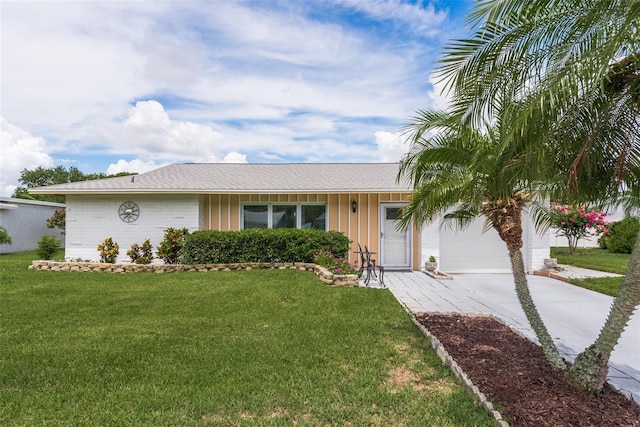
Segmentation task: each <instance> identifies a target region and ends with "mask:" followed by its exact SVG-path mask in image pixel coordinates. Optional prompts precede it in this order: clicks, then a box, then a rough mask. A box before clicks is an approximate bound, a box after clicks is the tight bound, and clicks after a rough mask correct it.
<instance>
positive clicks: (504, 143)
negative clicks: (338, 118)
mask: <svg viewBox="0 0 640 427" xmlns="http://www.w3.org/2000/svg"><path fill="white" fill-rule="evenodd" d="M506 123H508V122H507V121H506V120H502V118H500V120H498V121H497V122H496V123H495V124H487V126H486V127H485V129H484V131H479V130H478V129H475V128H473V127H471V126H469V125H468V124H466V123H464V122H463V121H461V120H460V118H459V117H458V116H455V115H451V114H449V113H446V112H438V111H420V112H419V113H418V116H417V117H415V119H414V121H413V123H412V124H411V125H409V126H408V127H407V133H408V134H409V137H410V138H409V139H410V141H411V144H412V146H411V150H410V151H409V153H408V154H406V155H405V156H404V157H403V159H402V161H401V162H400V171H399V174H398V180H402V179H406V180H407V181H409V182H410V183H411V185H412V187H413V192H412V196H411V198H410V200H409V202H408V203H407V205H406V206H405V208H404V209H403V211H402V215H401V217H400V225H401V226H402V227H404V228H407V227H410V225H411V224H412V223H413V222H415V223H418V224H423V223H427V222H431V221H432V220H433V219H434V218H435V217H436V216H437V215H440V214H444V217H443V218H444V219H445V220H452V221H455V222H456V223H457V225H458V226H460V227H465V226H467V225H469V224H470V223H471V221H473V220H474V219H475V218H477V217H478V216H480V215H482V216H484V217H485V218H486V220H487V222H486V225H485V229H488V228H490V227H493V228H494V229H495V230H496V231H497V232H498V234H499V236H500V238H501V239H502V240H503V241H504V242H505V244H506V246H507V249H508V251H509V258H510V260H511V267H512V271H513V277H514V282H515V288H516V293H517V296H518V299H519V301H520V303H521V305H522V307H523V310H524V312H525V314H526V316H527V319H528V320H529V323H530V324H531V326H532V328H533V329H534V331H535V333H536V336H537V337H538V339H539V341H540V343H541V345H542V348H543V351H544V353H545V355H546V357H547V360H548V361H549V363H550V364H551V366H552V367H553V368H555V369H558V370H564V369H566V366H565V364H564V361H563V360H562V357H561V356H560V354H559V352H558V349H557V347H556V346H555V344H554V342H553V340H552V338H551V336H550V335H549V332H548V331H547V329H546V327H545V325H544V323H543V321H542V319H541V317H540V315H539V313H538V310H537V308H536V306H535V304H534V302H533V299H532V298H531V294H530V292H529V286H528V282H527V276H526V271H525V266H524V261H523V257H522V250H521V249H522V243H523V242H522V212H523V210H524V209H525V208H527V206H530V207H531V206H535V204H534V203H535V202H536V198H537V197H538V196H539V195H541V194H542V189H541V188H540V187H539V186H538V187H536V184H537V183H536V182H535V181H534V179H533V178H534V177H535V174H536V173H537V169H538V167H537V165H539V164H540V163H538V162H532V161H530V159H529V158H528V156H527V154H526V152H525V151H524V150H522V148H523V147H525V146H524V145H523V144H522V143H521V142H520V141H518V140H516V139H514V138H512V137H511V136H510V134H509V132H507V130H508V128H506V127H505V124H506Z"/></svg>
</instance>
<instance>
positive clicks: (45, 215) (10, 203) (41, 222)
mask: <svg viewBox="0 0 640 427" xmlns="http://www.w3.org/2000/svg"><path fill="white" fill-rule="evenodd" d="M64 207H65V205H63V204H61V203H50V202H41V201H38V200H26V199H12V198H8V197H0V226H2V227H4V228H5V229H6V230H7V233H9V236H11V240H12V243H11V244H10V245H0V253H8V252H22V251H30V250H33V249H36V248H37V247H38V241H40V239H41V238H42V236H44V235H46V234H51V235H55V236H56V237H58V238H59V239H60V240H61V241H63V240H64V237H63V236H62V235H61V234H60V230H59V229H57V228H47V219H49V218H51V215H53V213H54V212H55V211H56V209H64Z"/></svg>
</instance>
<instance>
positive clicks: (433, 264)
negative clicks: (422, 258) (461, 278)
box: [424, 255, 438, 271]
mask: <svg viewBox="0 0 640 427" xmlns="http://www.w3.org/2000/svg"><path fill="white" fill-rule="evenodd" d="M424 268H425V269H426V270H427V271H435V270H436V268H438V262H437V261H436V257H434V256H433V255H431V256H430V257H429V261H426V262H425V263H424Z"/></svg>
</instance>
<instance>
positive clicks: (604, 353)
mask: <svg viewBox="0 0 640 427" xmlns="http://www.w3.org/2000/svg"><path fill="white" fill-rule="evenodd" d="M638 305H640V233H638V237H637V239H636V244H635V246H634V248H633V252H632V253H631V257H630V259H629V267H628V268H627V273H626V275H625V277H624V279H623V281H622V284H621V285H620V290H619V291H618V296H617V297H616V299H615V300H614V301H613V305H612V306H611V310H610V311H609V316H608V317H607V321H606V322H605V324H604V326H603V327H602V330H601V331H600V335H598V338H597V339H596V340H595V341H594V343H593V344H591V345H590V346H589V347H587V348H586V349H585V350H584V351H583V352H582V353H580V354H579V355H578V356H577V357H576V360H575V362H574V364H573V366H571V369H569V381H571V382H573V383H575V384H578V385H579V386H580V387H582V388H584V389H586V390H588V391H590V392H597V391H599V390H601V389H602V386H603V384H604V382H605V381H606V379H607V372H608V370H609V367H608V363H609V358H610V357H611V352H612V351H613V348H614V347H615V346H616V344H617V343H618V340H619V339H620V335H622V332H623V331H624V328H625V327H626V326H627V323H629V319H630V317H631V315H632V314H633V311H634V310H635V309H636V306H638Z"/></svg>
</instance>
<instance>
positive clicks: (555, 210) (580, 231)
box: [550, 202, 613, 255]
mask: <svg viewBox="0 0 640 427" xmlns="http://www.w3.org/2000/svg"><path fill="white" fill-rule="evenodd" d="M550 213H551V215H550V216H551V227H553V228H555V229H557V230H558V231H557V232H556V234H557V235H559V236H565V237H566V238H567V241H568V242H569V254H570V255H575V254H576V249H577V247H578V241H579V240H580V239H582V238H585V237H587V236H593V237H595V236H598V235H600V234H604V235H608V234H609V230H608V229H607V226H608V225H611V224H613V223H612V222H606V221H605V220H604V218H605V217H606V216H607V213H606V212H597V211H595V210H589V209H586V208H584V207H583V208H575V207H573V206H570V205H560V204H557V203H554V202H552V203H551V209H550Z"/></svg>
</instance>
